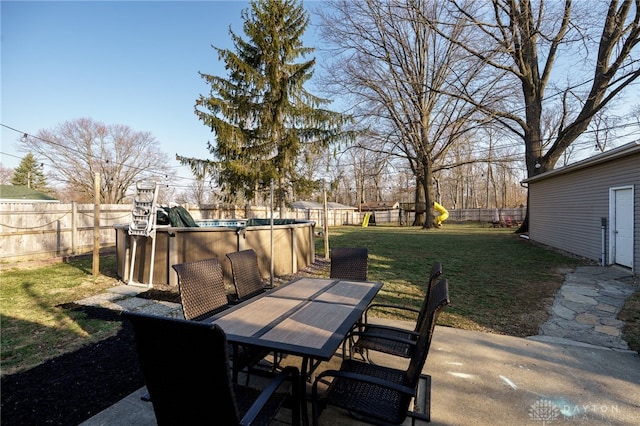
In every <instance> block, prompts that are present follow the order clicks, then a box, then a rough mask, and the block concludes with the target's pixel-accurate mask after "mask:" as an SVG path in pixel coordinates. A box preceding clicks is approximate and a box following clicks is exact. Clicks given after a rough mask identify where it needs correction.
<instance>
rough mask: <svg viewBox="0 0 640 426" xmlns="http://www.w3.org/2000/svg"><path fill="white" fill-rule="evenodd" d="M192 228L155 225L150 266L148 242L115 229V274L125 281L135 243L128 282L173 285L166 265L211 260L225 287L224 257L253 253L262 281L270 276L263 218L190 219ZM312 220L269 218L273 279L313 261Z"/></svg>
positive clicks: (228, 274)
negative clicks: (219, 268) (214, 260)
mask: <svg viewBox="0 0 640 426" xmlns="http://www.w3.org/2000/svg"><path fill="white" fill-rule="evenodd" d="M196 223H197V224H198V227H173V226H166V225H165V226H158V227H157V228H156V231H155V233H156V236H155V256H154V260H153V267H151V257H152V256H151V249H152V246H153V244H152V243H153V241H152V240H153V238H151V237H133V236H130V235H129V233H128V230H129V225H128V224H124V225H115V226H114V228H115V230H116V262H117V268H118V276H119V277H120V279H122V280H123V281H128V280H129V273H130V272H129V268H130V264H131V247H132V246H133V239H134V238H138V241H137V243H136V256H135V265H134V268H133V280H132V281H133V282H134V283H140V284H148V283H149V277H150V275H149V272H150V270H153V280H152V284H165V285H166V284H168V285H171V286H176V285H177V284H178V276H177V274H176V273H175V271H174V270H173V268H172V267H171V266H172V265H175V264H176V263H184V262H193V261H196V260H201V259H207V258H211V257H217V258H218V259H219V260H220V263H221V264H222V270H223V272H224V277H225V282H227V283H228V284H229V283H231V264H230V262H229V259H228V258H227V257H226V254H227V253H231V252H236V251H240V250H245V249H249V248H251V249H254V250H255V251H256V253H257V254H258V267H259V269H260V275H261V276H262V277H263V278H268V277H269V276H270V269H271V258H270V257H271V238H272V231H271V224H270V220H269V219H209V220H198V221H196ZM314 228H315V222H313V221H304V220H296V219H274V225H273V253H274V259H273V271H274V275H275V276H282V275H289V274H293V273H295V272H297V271H298V270H299V269H303V268H305V267H306V266H307V265H309V264H310V263H313V261H314V258H315V245H314Z"/></svg>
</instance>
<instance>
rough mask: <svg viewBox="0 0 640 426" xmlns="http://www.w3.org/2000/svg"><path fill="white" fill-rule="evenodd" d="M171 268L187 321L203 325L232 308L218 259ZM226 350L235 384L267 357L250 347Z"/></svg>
mask: <svg viewBox="0 0 640 426" xmlns="http://www.w3.org/2000/svg"><path fill="white" fill-rule="evenodd" d="M172 268H173V269H174V270H175V271H176V273H177V274H178V289H179V290H180V301H181V302H182V311H183V313H184V318H185V319H186V320H193V321H204V320H206V319H208V318H210V317H211V316H213V315H215V314H217V313H219V312H221V311H223V310H225V309H227V308H229V307H230V306H231V305H230V304H229V300H228V297H227V291H226V289H225V286H224V280H223V273H222V265H221V264H220V261H219V260H218V259H217V258H215V257H213V258H209V259H203V260H196V261H194V262H186V263H178V264H175V265H172ZM229 349H230V352H231V354H232V357H231V358H232V360H233V381H234V382H235V381H237V379H238V373H239V372H240V371H242V370H243V369H245V368H247V369H250V368H251V367H253V366H255V365H256V364H258V363H259V362H260V360H262V359H263V358H264V357H265V356H267V355H268V354H269V351H267V350H265V349H263V348H255V347H250V346H242V345H230V348H229ZM248 379H249V375H248V374H247V380H248Z"/></svg>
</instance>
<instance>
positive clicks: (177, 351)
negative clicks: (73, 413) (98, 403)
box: [122, 311, 301, 426]
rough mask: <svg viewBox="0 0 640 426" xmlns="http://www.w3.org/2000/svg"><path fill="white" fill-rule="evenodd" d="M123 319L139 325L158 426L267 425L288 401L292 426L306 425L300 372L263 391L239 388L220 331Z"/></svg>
mask: <svg viewBox="0 0 640 426" xmlns="http://www.w3.org/2000/svg"><path fill="white" fill-rule="evenodd" d="M122 315H123V317H124V318H125V319H126V320H129V321H130V322H131V323H132V325H133V329H134V333H135V341H136V350H137V353H138V361H139V363H140V368H141V370H142V374H143V377H144V380H145V384H146V386H147V390H148V391H149V394H150V396H151V403H152V404H153V411H154V413H155V416H156V420H157V423H158V425H160V426H162V425H177V424H188V425H197V424H221V425H249V424H254V425H266V424H269V422H270V421H271V420H272V419H273V418H274V417H275V416H276V414H278V411H279V410H280V408H281V407H283V404H285V402H287V401H289V403H288V404H287V406H288V407H289V406H290V407H291V413H292V414H291V423H292V424H294V425H299V424H300V403H301V399H300V385H299V383H300V382H299V380H300V374H299V371H298V369H297V368H296V367H286V368H284V369H282V371H281V372H280V373H279V374H278V375H277V376H275V377H274V378H273V379H271V380H270V381H269V382H268V384H267V386H265V387H264V388H263V390H259V389H256V388H252V387H248V386H242V385H238V384H237V383H233V382H232V381H231V380H230V378H231V374H230V372H229V354H228V351H227V347H228V345H227V339H226V335H225V333H224V331H223V330H222V329H221V328H220V327H219V326H217V325H215V324H206V323H202V322H196V321H186V320H181V319H175V318H168V317H158V316H151V315H147V314H142V313H136V312H130V311H125V312H123V314H122ZM288 384H290V386H288ZM287 388H289V389H290V390H289V389H287ZM281 415H282V414H281Z"/></svg>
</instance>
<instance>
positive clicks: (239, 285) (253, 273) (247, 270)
mask: <svg viewBox="0 0 640 426" xmlns="http://www.w3.org/2000/svg"><path fill="white" fill-rule="evenodd" d="M227 258H228V259H229V261H230V262H231V273H232V274H233V285H234V287H235V289H236V298H237V301H243V300H246V299H250V298H252V297H254V296H257V295H258V294H260V293H263V292H264V291H265V290H266V288H265V285H264V282H263V280H262V277H261V276H260V269H259V268H258V255H257V254H256V252H255V250H253V249H247V250H240V251H236V252H233V253H227Z"/></svg>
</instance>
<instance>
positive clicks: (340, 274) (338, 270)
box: [329, 247, 369, 281]
mask: <svg viewBox="0 0 640 426" xmlns="http://www.w3.org/2000/svg"><path fill="white" fill-rule="evenodd" d="M368 264H369V250H368V249H367V248H366V247H335V248H332V249H331V272H330V274H329V276H330V278H338V279H344V280H357V281H366V280H367V270H368Z"/></svg>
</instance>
